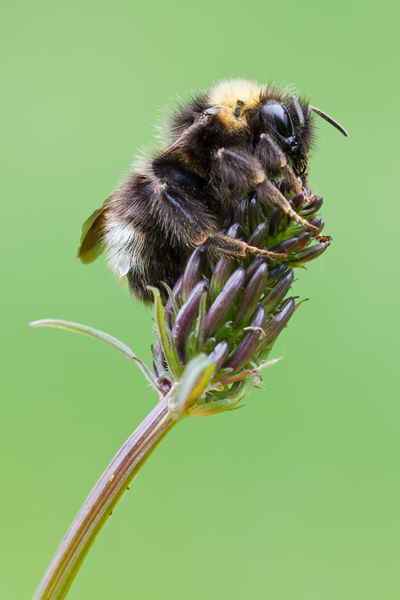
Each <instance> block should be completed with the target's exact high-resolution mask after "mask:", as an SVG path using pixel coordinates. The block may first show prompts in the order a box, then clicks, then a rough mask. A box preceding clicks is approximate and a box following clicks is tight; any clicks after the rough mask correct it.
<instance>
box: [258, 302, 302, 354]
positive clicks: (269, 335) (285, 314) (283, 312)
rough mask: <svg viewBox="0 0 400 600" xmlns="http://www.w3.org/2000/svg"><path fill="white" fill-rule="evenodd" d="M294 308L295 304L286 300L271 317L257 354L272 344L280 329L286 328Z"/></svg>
mask: <svg viewBox="0 0 400 600" xmlns="http://www.w3.org/2000/svg"><path fill="white" fill-rule="evenodd" d="M295 308H296V307H295V303H294V300H293V298H292V297H290V298H288V299H287V300H286V302H285V303H284V304H282V307H281V309H280V311H279V312H278V313H277V314H276V315H274V316H273V317H271V319H270V320H269V321H268V323H267V325H266V327H265V328H264V329H265V333H266V335H265V337H264V338H262V340H261V342H260V344H259V346H258V349H257V352H261V350H264V349H265V348H266V347H267V346H269V344H270V343H271V342H273V341H274V340H275V339H276V338H277V337H278V335H279V334H280V332H281V331H282V329H283V328H284V327H286V325H287V323H288V321H289V319H290V317H291V316H292V314H293V313H294V309H295Z"/></svg>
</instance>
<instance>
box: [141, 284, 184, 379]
mask: <svg viewBox="0 0 400 600" xmlns="http://www.w3.org/2000/svg"><path fill="white" fill-rule="evenodd" d="M148 289H149V290H150V291H151V292H153V296H154V323H155V326H156V331H157V337H158V341H159V342H160V344H161V348H162V350H163V352H164V356H165V360H166V361H167V364H168V368H169V370H170V371H171V374H172V377H173V378H174V380H175V381H179V379H180V376H181V374H182V371H183V367H182V365H181V363H180V361H179V358H178V355H177V353H176V352H175V351H174V350H173V348H172V344H171V343H170V340H169V339H168V335H167V331H166V329H165V325H164V317H163V305H162V302H161V296H160V291H159V290H158V289H157V288H155V287H150V286H149V287H148Z"/></svg>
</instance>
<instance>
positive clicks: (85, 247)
mask: <svg viewBox="0 0 400 600" xmlns="http://www.w3.org/2000/svg"><path fill="white" fill-rule="evenodd" d="M111 198H112V196H109V197H108V198H107V200H106V201H105V202H104V204H103V206H102V207H101V208H98V209H97V210H95V211H94V212H93V213H92V214H91V215H90V217H89V218H88V219H87V220H86V221H85V222H84V224H83V225H82V235H81V244H80V246H79V248H78V256H77V258H80V259H81V261H82V262H83V264H85V265H86V264H88V263H91V262H93V261H94V260H96V258H97V257H98V256H99V255H100V254H101V253H102V252H103V238H104V230H103V226H104V222H105V216H106V213H107V210H108V208H109V202H110V200H111Z"/></svg>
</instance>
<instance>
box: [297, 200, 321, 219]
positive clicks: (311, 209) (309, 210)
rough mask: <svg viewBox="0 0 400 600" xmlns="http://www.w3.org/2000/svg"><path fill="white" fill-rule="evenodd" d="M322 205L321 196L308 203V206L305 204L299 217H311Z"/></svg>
mask: <svg viewBox="0 0 400 600" xmlns="http://www.w3.org/2000/svg"><path fill="white" fill-rule="evenodd" d="M322 204H323V199H322V197H321V196H318V198H315V200H313V201H312V202H310V204H306V205H305V206H303V208H302V209H301V216H302V217H310V216H311V215H313V214H314V213H316V212H318V211H319V209H320V208H321V206H322Z"/></svg>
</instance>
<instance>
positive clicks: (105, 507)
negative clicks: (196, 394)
mask: <svg viewBox="0 0 400 600" xmlns="http://www.w3.org/2000/svg"><path fill="white" fill-rule="evenodd" d="M169 396H170V393H169V394H167V395H166V396H165V397H164V398H162V399H161V400H160V402H159V403H158V404H157V405H156V406H155V407H154V409H153V410H152V411H151V413H150V414H149V415H148V416H147V417H146V419H145V420H144V421H143V423H141V425H139V427H138V428H137V429H136V431H135V432H134V433H133V434H132V435H131V436H130V438H129V439H128V440H127V441H126V442H125V444H124V445H123V446H122V448H121V449H120V450H119V452H117V454H116V455H115V456H114V458H113V459H112V461H111V462H110V464H109V465H108V467H107V469H106V470H105V471H104V473H103V475H102V476H101V477H100V479H99V481H98V482H97V484H96V485H95V487H94V488H93V490H92V491H91V492H90V494H89V496H88V498H87V500H86V502H85V503H84V505H83V506H82V508H81V510H80V511H79V513H78V514H77V516H76V518H75V520H74V521H73V523H72V525H71V527H70V528H69V530H68V532H67V534H66V536H65V537H64V539H63V541H62V542H61V544H60V547H59V548H58V550H57V552H56V553H55V555H54V557H53V560H52V561H51V563H50V565H49V567H48V569H47V571H46V573H45V574H44V577H43V579H42V581H41V582H40V584H39V587H38V588H37V590H36V592H35V595H34V596H33V600H62V598H65V596H66V594H67V592H68V590H69V588H70V586H71V584H72V582H73V581H74V579H75V576H76V574H77V573H78V571H79V569H80V567H81V565H82V562H83V560H84V558H85V556H86V554H87V553H88V551H89V549H90V547H91V545H92V544H93V542H94V540H95V539H96V537H97V535H98V534H99V533H100V531H101V529H102V528H103V527H104V525H105V524H106V522H107V520H108V518H109V517H110V515H111V514H112V511H113V509H114V508H115V507H116V505H117V504H118V502H119V501H120V500H121V498H122V496H123V494H124V493H125V492H126V490H127V488H128V486H129V484H130V483H131V482H132V480H133V478H134V477H135V476H136V475H137V473H138V472H139V471H140V469H141V468H142V466H143V465H144V463H145V462H146V460H147V459H148V458H149V456H150V454H151V453H152V452H153V450H154V449H155V448H156V446H157V445H158V444H159V443H160V441H161V440H162V439H163V438H164V436H165V435H166V434H167V433H168V432H169V431H170V430H171V429H172V428H173V427H174V425H176V423H177V422H178V421H176V420H173V418H172V417H171V416H170V414H169V411H168V400H169Z"/></svg>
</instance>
